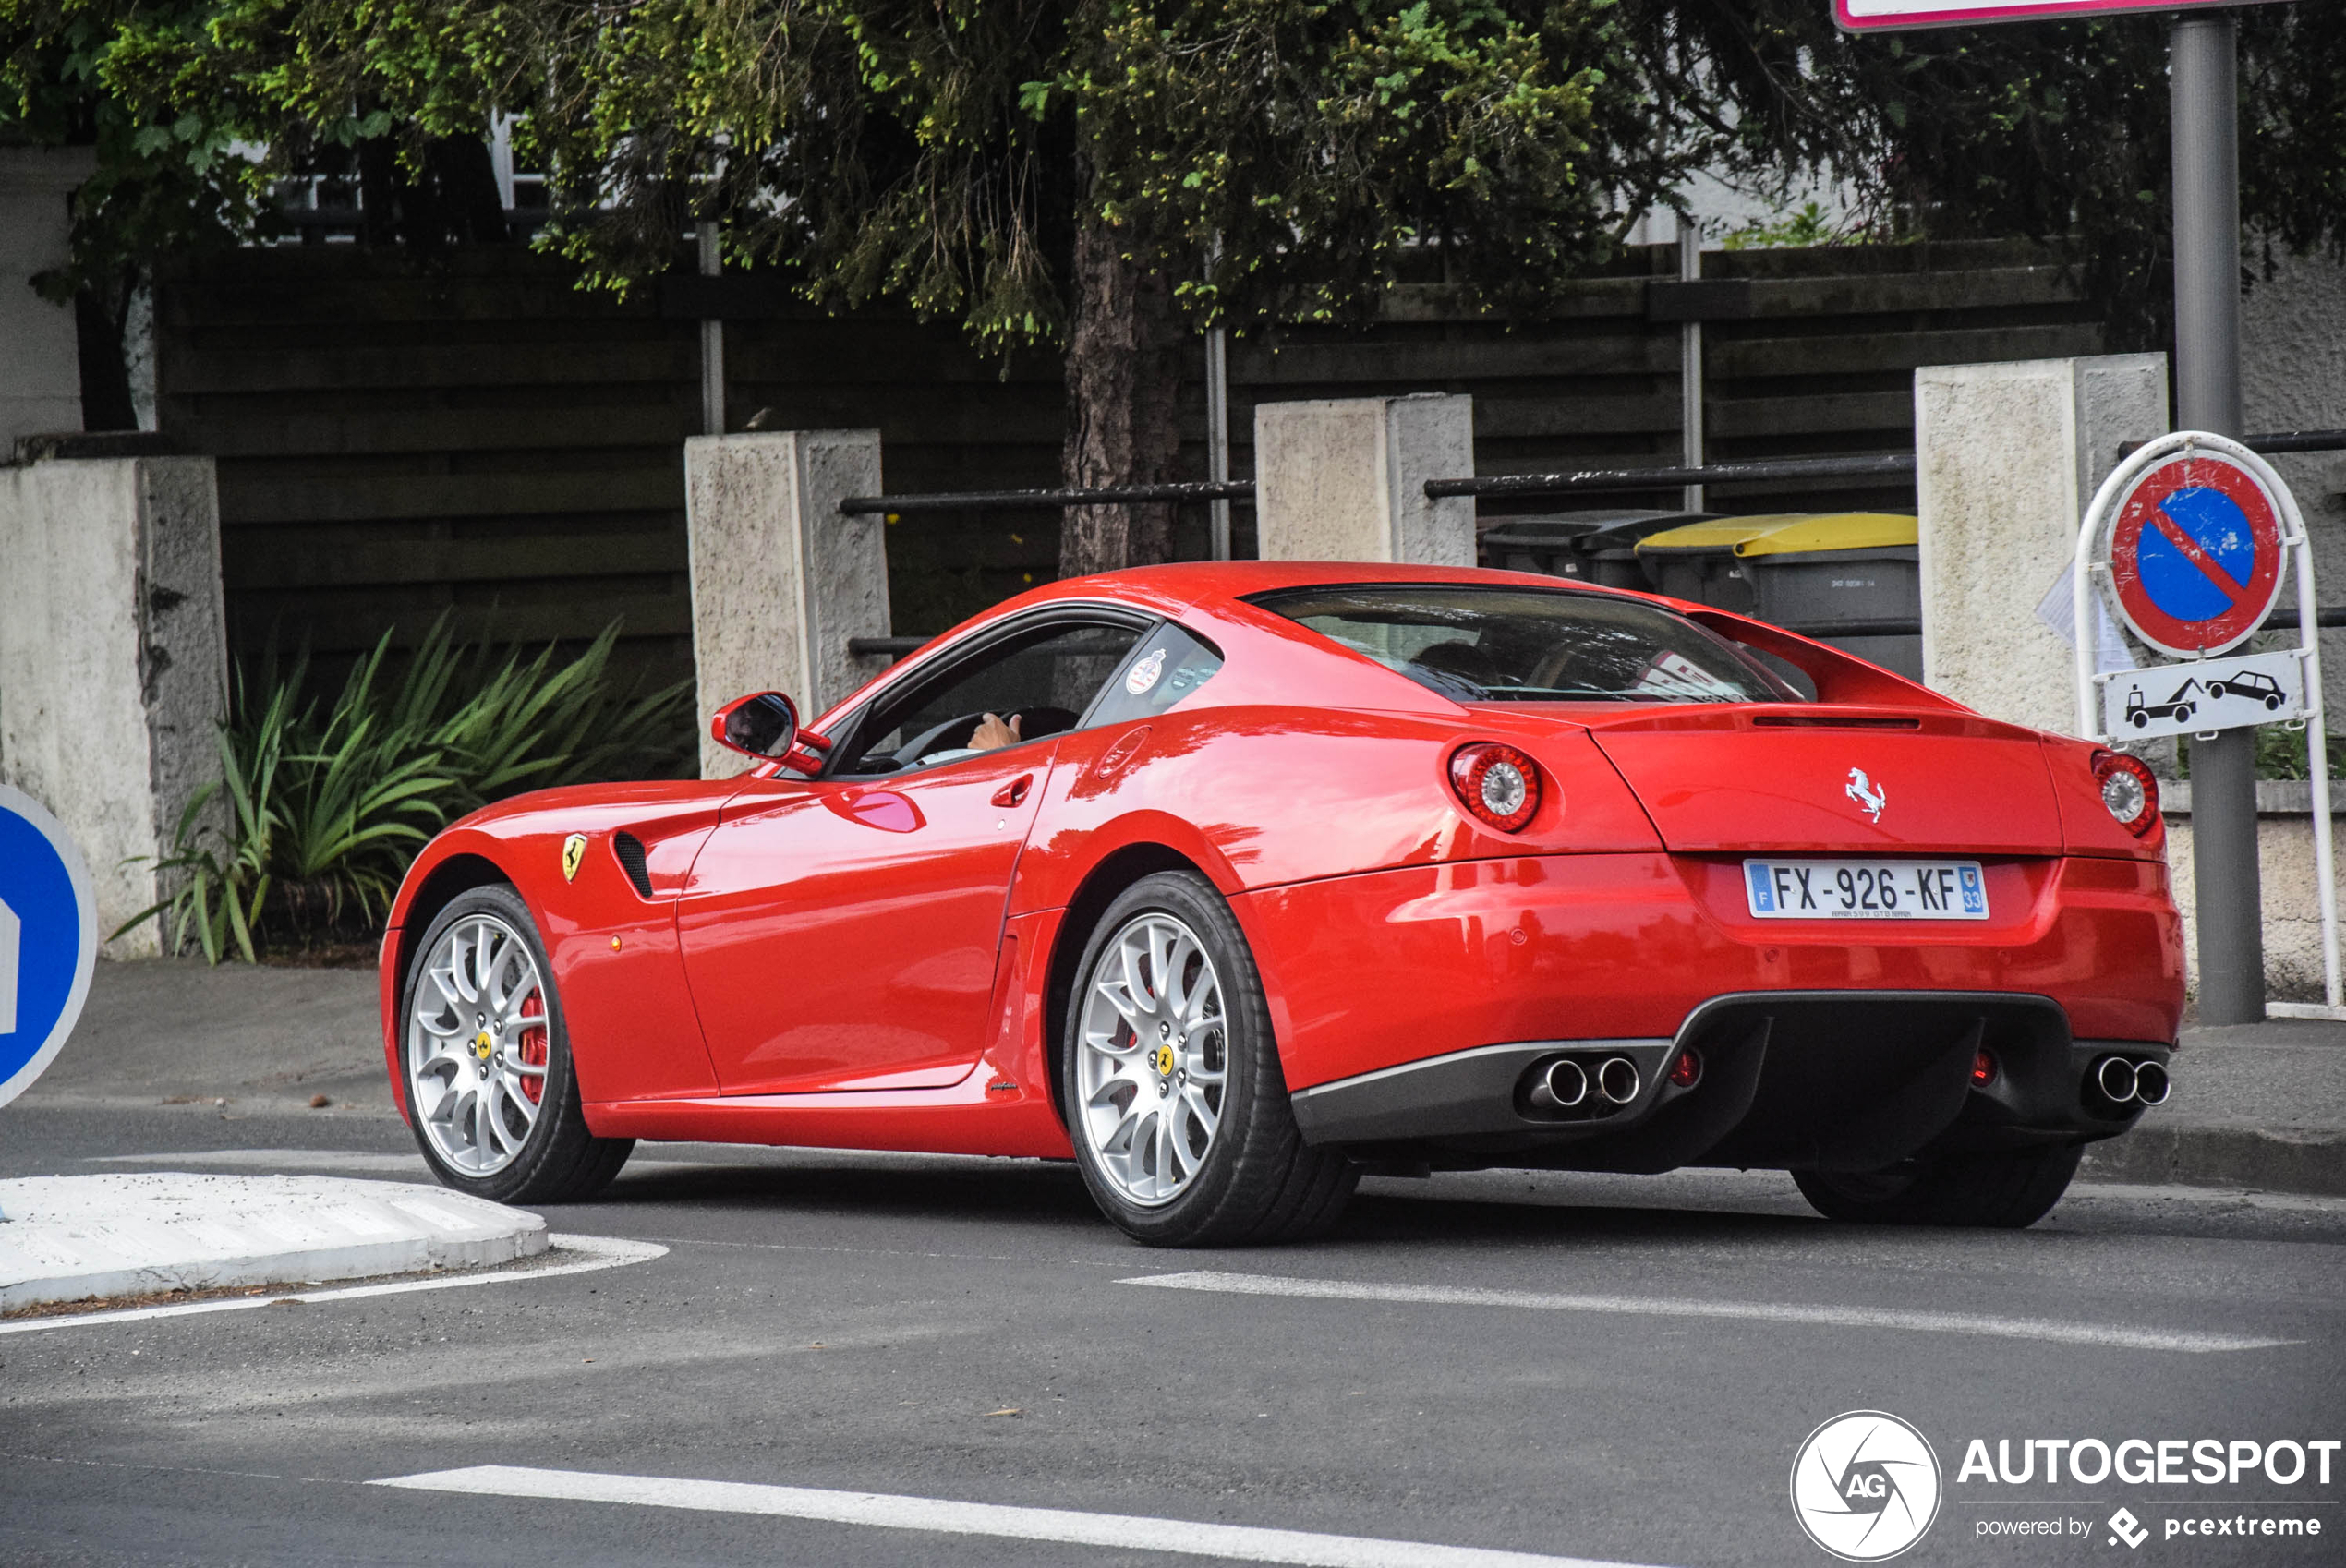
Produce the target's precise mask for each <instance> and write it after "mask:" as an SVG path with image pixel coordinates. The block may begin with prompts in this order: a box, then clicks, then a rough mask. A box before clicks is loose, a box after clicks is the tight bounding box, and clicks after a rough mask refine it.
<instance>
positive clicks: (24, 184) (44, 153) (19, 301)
mask: <svg viewBox="0 0 2346 1568" xmlns="http://www.w3.org/2000/svg"><path fill="white" fill-rule="evenodd" d="M96 166H97V153H96V151H94V150H93V149H91V148H87V147H0V462H5V461H6V457H7V454H8V453H11V452H15V451H16V450H17V438H18V436H30V435H36V434H40V433H42V432H46V431H52V430H79V429H80V428H81V354H80V348H79V339H78V338H77V335H76V333H75V332H74V324H73V307H72V306H70V305H52V304H51V303H50V302H49V301H47V300H45V299H43V298H42V297H41V296H40V295H38V294H36V293H34V292H33V287H32V282H31V279H32V275H33V274H34V273H36V272H45V271H49V270H50V269H51V268H53V267H62V266H64V265H65V264H66V260H67V239H68V230H69V228H70V218H71V213H70V211H69V209H68V207H67V201H68V200H69V199H70V198H71V197H72V195H73V192H74V190H75V188H76V187H79V185H80V184H81V182H82V181H84V180H86V179H88V178H89V177H90V172H91V170H92V169H94V168H95V167H96ZM93 863H94V862H93Z"/></svg>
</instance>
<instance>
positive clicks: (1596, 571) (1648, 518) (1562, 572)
mask: <svg viewBox="0 0 2346 1568" xmlns="http://www.w3.org/2000/svg"><path fill="white" fill-rule="evenodd" d="M1712 515H1714V513H1707V512H1649V511H1635V510H1630V509H1627V508H1623V507H1606V508H1602V509H1601V510H1592V511H1588V512H1548V513H1541V514H1539V515H1538V516H1535V517H1502V518H1500V519H1498V520H1497V521H1496V522H1494V523H1493V524H1492V525H1491V526H1490V527H1488V528H1486V529H1484V530H1483V531H1482V532H1481V535H1479V536H1478V538H1477V543H1478V549H1477V551H1476V553H1477V556H1478V558H1479V559H1480V561H1481V564H1482V565H1484V566H1492V567H1497V568H1499V569H1501V570H1503V571H1507V572H1537V573H1542V574H1543V575H1545V576H1550V577H1565V578H1569V579H1572V580H1573V581H1576V582H1581V583H1595V584H1599V585H1602V586H1604V587H1608V588H1635V589H1637V590H1638V591H1639V593H1644V592H1646V591H1648V588H1649V585H1648V584H1647V582H1646V575H1645V573H1644V572H1643V571H1642V570H1641V569H1640V568H1639V565H1638V557H1637V544H1638V541H1639V539H1642V538H1644V537H1646V536H1647V535H1649V534H1658V533H1661V532H1663V530H1665V529H1670V528H1676V527H1680V526H1683V525H1686V524H1688V523H1699V522H1701V521H1702V520H1703V519H1705V518H1707V517H1711V516H1712Z"/></svg>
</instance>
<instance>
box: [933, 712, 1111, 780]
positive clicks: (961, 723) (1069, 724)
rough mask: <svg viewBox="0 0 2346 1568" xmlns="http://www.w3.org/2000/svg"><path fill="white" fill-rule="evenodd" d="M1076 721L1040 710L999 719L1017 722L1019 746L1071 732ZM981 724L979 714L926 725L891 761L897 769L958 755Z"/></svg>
mask: <svg viewBox="0 0 2346 1568" xmlns="http://www.w3.org/2000/svg"><path fill="white" fill-rule="evenodd" d="M1001 718H1002V722H1003V723H1005V724H1007V723H1009V722H1010V720H1011V719H1017V720H1018V721H1019V724H1018V729H1019V736H1018V738H1019V739H1020V740H1021V741H1022V742H1023V741H1039V740H1041V739H1042V738H1043V737H1044V736H1046V735H1057V734H1058V733H1059V732H1060V731H1062V730H1072V729H1074V728H1075V720H1076V718H1077V716H1076V715H1075V714H1073V713H1070V711H1068V710H1067V709H1066V708H1063V707H1046V706H1034V707H1019V708H1012V709H1011V710H1010V712H1008V713H1006V714H1003V715H1002V716H1001ZM985 721H986V715H985V714H983V713H962V714H956V715H954V716H953V717H952V718H949V719H946V720H945V721H944V722H943V723H941V724H932V725H930V726H929V727H928V728H927V729H925V730H922V731H921V732H920V733H919V734H917V735H915V736H913V738H912V739H911V740H909V741H907V742H904V743H903V744H902V745H901V746H899V747H897V748H896V750H895V751H894V752H893V753H891V755H893V756H894V757H895V759H896V764H897V766H899V767H911V766H914V765H915V764H917V763H918V762H919V761H920V760H921V758H923V757H925V756H927V755H928V754H931V753H932V752H951V751H959V750H960V749H961V748H962V747H964V746H966V745H968V744H969V743H970V737H971V736H973V735H974V734H976V733H977V727H978V726H979V725H980V724H982V723H984V722H985Z"/></svg>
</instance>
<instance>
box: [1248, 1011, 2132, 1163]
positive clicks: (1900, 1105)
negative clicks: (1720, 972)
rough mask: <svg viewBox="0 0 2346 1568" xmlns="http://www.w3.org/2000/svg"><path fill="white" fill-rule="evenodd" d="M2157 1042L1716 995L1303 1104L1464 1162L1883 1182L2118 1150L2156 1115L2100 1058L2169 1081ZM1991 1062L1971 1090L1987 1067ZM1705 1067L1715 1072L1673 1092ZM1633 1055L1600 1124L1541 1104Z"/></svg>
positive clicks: (1377, 1135) (1308, 1125) (1343, 1131)
mask: <svg viewBox="0 0 2346 1568" xmlns="http://www.w3.org/2000/svg"><path fill="white" fill-rule="evenodd" d="M2170 1049H2171V1048H2170V1047H2169V1046H2168V1045H2166V1044H2164V1043H2158V1042H2140V1041H2095V1040H2078V1039H2075V1038H2074V1037H2073V1036H2072V1035H2071V1033H2070V1031H2069V1026H2068V1019H2067V1017H2066V1015H2065V1014H2064V1013H2063V1012H2062V1009H2061V1007H2059V1006H2058V1005H2057V1004H2055V1003H2053V1002H2052V1001H2051V1000H2050V999H2049V998H2046V997H2042V996H2026V995H2012V994H2009V993H1993V992H1990V993H1981V992H1896V991H1822V992H1819V991H1809V992H1791V991H1780V992H1764V993H1745V994H1740V995H1725V996H1718V997H1713V998H1712V999H1711V1001H1709V1002H1707V1003H1705V1004H1704V1005H1703V1006H1702V1007H1698V1008H1697V1009H1695V1011H1694V1012H1693V1013H1692V1014H1691V1015H1690V1016H1689V1017H1688V1018H1687V1020H1686V1022H1685V1024H1684V1026H1683V1027H1682V1028H1681V1029H1680V1030H1679V1031H1678V1032H1677V1033H1676V1034H1675V1036H1673V1037H1672V1038H1670V1039H1666V1040H1602V1041H1538V1042H1523V1043H1512V1044H1506V1045H1495V1046H1485V1047H1481V1048H1478V1049H1474V1050H1469V1051H1462V1052H1457V1053H1454V1054H1452V1055H1445V1056H1441V1057H1436V1058H1433V1059H1431V1060H1428V1061H1422V1062H1416V1063H1411V1064H1409V1065H1408V1066H1406V1067H1391V1068H1386V1069H1384V1070H1382V1071H1379V1072H1373V1073H1365V1074H1362V1075H1360V1076H1359V1077H1356V1078H1352V1079H1347V1080H1339V1081H1337V1082H1335V1083H1327V1084H1321V1085H1318V1086H1316V1087H1314V1088H1312V1089H1307V1090H1303V1091H1300V1092H1298V1093H1297V1094H1296V1095H1295V1097H1294V1104H1295V1113H1296V1119H1297V1121H1298V1122H1299V1123H1300V1125H1301V1127H1302V1128H1303V1133H1304V1137H1305V1138H1306V1139H1307V1140H1310V1141H1312V1142H1313V1143H1322V1144H1340V1145H1344V1146H1347V1147H1350V1148H1354V1149H1356V1150H1359V1151H1360V1152H1363V1153H1368V1154H1373V1155H1379V1156H1385V1157H1393V1156H1402V1157H1409V1158H1414V1159H1423V1160H1427V1161H1428V1162H1430V1163H1433V1164H1444V1165H1449V1166H1471V1165H1482V1164H1514V1165H1527V1166H1543V1167H1550V1168H1556V1169H1570V1170H1602V1171H1631V1172H1657V1171H1665V1170H1670V1169H1673V1168H1675V1167H1676V1166H1679V1165H1697V1164H1708V1165H1736V1166H1744V1167H1765V1168H1776V1169H1792V1170H1829V1171H1872V1170H1880V1169H1882V1168H1883V1167H1885V1166H1888V1165H1893V1164H1897V1163H1898V1162H1900V1161H1902V1160H1905V1159H1910V1158H1912V1157H1914V1156H1916V1155H1917V1154H1923V1153H1929V1152H1937V1151H1941V1150H1953V1149H1969V1150H1979V1149H1999V1148H2003V1149H2010V1148H2023V1147H2026V1146H2029V1145H2032V1144H2043V1143H2077V1142H2085V1141H2089V1140H2095V1139H2102V1138H2110V1137H2114V1136H2115V1135H2117V1134H2118V1133H2121V1132H2123V1131H2125V1130H2126V1128H2129V1127H2131V1126H2133V1125H2134V1121H2135V1120H2136V1119H2137V1118H2138V1117H2139V1116H2141V1114H2142V1110H2143V1106H2142V1105H2141V1104H2139V1103H2138V1102H2130V1103H2125V1104H2118V1103H2113V1102H2111V1101H2110V1100H2109V1099H2107V1098H2106V1097H2105V1096H2104V1095H2103V1094H2102V1093H2101V1092H2100V1090H2099V1088H2098V1073H2097V1068H2098V1065H2099V1063H2100V1062H2101V1060H2102V1058H2104V1057H2105V1056H2110V1055H2118V1056H2121V1057H2122V1058H2123V1059H2125V1060H2126V1061H2128V1062H2129V1063H2141V1062H2156V1063H2158V1064H2159V1066H2160V1067H2165V1066H2166V1065H2167V1060H2168V1056H2169V1055H2170ZM1983 1050H1984V1051H1986V1052H1987V1053H1988V1054H1989V1056H1990V1057H1991V1058H1992V1059H1993V1064H1994V1067H1993V1071H1992V1072H1991V1073H1990V1075H1989V1077H1988V1078H1987V1079H1986V1080H1985V1081H1982V1080H1979V1079H1978V1078H1977V1077H1976V1076H1975V1072H1974V1068H1975V1064H1977V1061H1978V1059H1979V1055H1980V1053H1981V1052H1982V1051H1983ZM1682 1053H1691V1054H1692V1055H1693V1058H1694V1060H1695V1062H1696V1063H1697V1064H1699V1076H1698V1077H1697V1078H1696V1079H1695V1080H1694V1081H1693V1082H1692V1083H1690V1084H1685V1085H1681V1084H1679V1083H1677V1082H1675V1081H1673V1080H1672V1079H1671V1077H1670V1076H1669V1067H1671V1065H1672V1064H1673V1063H1675V1062H1676V1061H1677V1060H1678V1059H1679V1057H1680V1055H1681V1054H1682ZM1564 1055H1572V1056H1583V1055H1623V1056H1626V1057H1628V1058H1629V1059H1631V1060H1633V1061H1634V1062H1636V1063H1637V1065H1638V1067H1639V1092H1638V1093H1637V1095H1636V1097H1635V1098H1634V1099H1632V1100H1631V1101H1629V1102H1628V1103H1627V1104H1623V1105H1619V1106H1611V1105H1607V1106H1603V1107H1602V1108H1601V1109H1600V1112H1599V1113H1598V1114H1596V1115H1590V1114H1587V1113H1586V1112H1578V1111H1575V1112H1567V1111H1562V1110H1558V1109H1556V1108H1554V1106H1553V1105H1552V1104H1551V1105H1550V1106H1548V1107H1545V1108H1543V1107H1542V1104H1540V1102H1539V1101H1538V1099H1537V1098H1536V1097H1535V1096H1534V1094H1533V1093H1532V1092H1531V1091H1532V1087H1533V1086H1534V1085H1535V1084H1537V1083H1540V1082H1542V1080H1543V1076H1544V1074H1543V1069H1544V1068H1545V1067H1546V1065H1547V1064H1549V1063H1551V1062H1553V1061H1554V1060H1556V1059H1557V1058H1558V1057H1559V1056H1564Z"/></svg>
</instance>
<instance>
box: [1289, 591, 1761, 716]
mask: <svg viewBox="0 0 2346 1568" xmlns="http://www.w3.org/2000/svg"><path fill="white" fill-rule="evenodd" d="M1251 602H1252V603H1255V604H1258V605H1261V606H1262V607H1263V608H1264V609H1268V610H1272V611H1274V612H1276V613H1277V614H1280V615H1284V616H1286V617H1287V618H1288V620H1290V621H1298V622H1300V623H1301V624H1302V625H1305V626H1308V627H1310V628H1311V629H1312V631H1314V632H1317V633H1320V634H1321V635H1322V636H1324V637H1327V638H1330V639H1332V640H1334V641H1336V642H1338V643H1341V644H1343V645H1345V646H1346V647H1348V648H1351V649H1353V650H1355V651H1356V652H1359V653H1363V654H1366V655H1367V656H1368V657H1371V658H1373V659H1374V660H1376V661H1377V662H1378V663H1379V664H1382V665H1384V666H1385V668H1386V669H1395V670H1398V671H1399V672H1400V673H1402V674H1404V675H1406V676H1408V677H1409V679H1410V680H1412V681H1417V682H1418V683H1419V684H1420V685H1421V686H1427V687H1431V688H1432V689H1433V690H1434V691H1437V692H1439V693H1441V694H1443V695H1444V696H1446V697H1449V698H1451V699H1453V700H1454V701H1457V702H1537V703H1579V702H1627V703H1781V702H1798V701H1800V700H1801V697H1800V695H1799V694H1798V693H1797V692H1796V691H1794V690H1793V689H1792V688H1791V687H1790V686H1788V685H1786V684H1785V683H1784V681H1781V680H1779V679H1778V678H1777V677H1776V676H1775V675H1774V674H1773V673H1772V672H1771V671H1770V670H1769V669H1767V668H1766V667H1765V666H1763V665H1761V664H1760V662H1759V661H1758V660H1756V659H1754V658H1752V657H1748V656H1747V655H1746V654H1745V653H1744V652H1743V651H1742V650H1740V649H1738V648H1737V647H1735V645H1734V644H1732V643H1729V642H1727V641H1726V640H1725V639H1724V638H1722V637H1717V636H1713V635H1712V634H1711V633H1709V632H1706V631H1704V630H1703V629H1702V628H1701V627H1699V626H1698V625H1696V624H1695V623H1694V622H1693V621H1688V620H1687V619H1686V618H1685V617H1684V616H1681V615H1675V614H1673V613H1672V612H1671V611H1669V610H1666V609H1662V608H1660V607H1659V606H1656V605H1650V604H1643V603H1640V602H1639V601H1638V600H1636V599H1626V598H1614V597H1611V596H1610V595H1604V594H1590V593H1573V592H1569V591H1566V592H1559V593H1547V592H1542V591H1541V590H1539V589H1537V588H1502V587H1489V588H1485V587H1478V586H1472V585H1457V584H1447V583H1429V584H1416V583H1396V584H1384V583H1377V584H1362V585H1348V586H1334V587H1323V588H1290V589H1284V590H1281V591H1279V592H1276V593H1268V594H1258V595H1255V596H1253V597H1252V601H1251Z"/></svg>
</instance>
